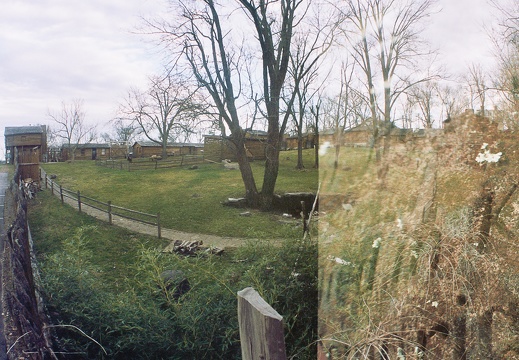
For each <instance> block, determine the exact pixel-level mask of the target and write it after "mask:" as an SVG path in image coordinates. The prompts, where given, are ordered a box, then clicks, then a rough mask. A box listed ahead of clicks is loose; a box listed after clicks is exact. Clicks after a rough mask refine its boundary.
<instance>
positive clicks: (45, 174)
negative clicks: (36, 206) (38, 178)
mask: <svg viewBox="0 0 519 360" xmlns="http://www.w3.org/2000/svg"><path fill="white" fill-rule="evenodd" d="M47 179H48V178H47V173H45V189H47V188H48V186H47Z"/></svg>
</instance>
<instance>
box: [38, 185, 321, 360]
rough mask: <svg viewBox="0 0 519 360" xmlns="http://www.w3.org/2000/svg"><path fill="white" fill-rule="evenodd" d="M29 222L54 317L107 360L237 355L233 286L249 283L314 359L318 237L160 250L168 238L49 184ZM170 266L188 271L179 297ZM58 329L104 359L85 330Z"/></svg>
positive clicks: (64, 338) (77, 347)
mask: <svg viewBox="0 0 519 360" xmlns="http://www.w3.org/2000/svg"><path fill="white" fill-rule="evenodd" d="M29 221H30V224H31V230H32V233H33V239H34V243H35V250H36V255H37V258H38V261H39V263H40V266H41V269H42V271H41V272H42V280H43V284H44V290H45V291H44V293H45V296H46V304H47V306H48V307H49V309H50V311H51V313H52V321H53V323H54V324H57V323H64V324H72V325H74V326H77V327H79V328H81V329H82V330H83V331H85V332H86V333H88V334H89V335H90V336H92V337H93V338H95V339H96V340H98V341H100V342H101V343H102V345H103V346H104V347H105V348H106V350H107V352H108V355H107V356H106V357H104V358H111V359H128V358H132V359H150V358H157V359H158V358H163V359H222V358H226V359H236V358H239V353H240V345H239V334H238V320H237V314H236V292H237V291H239V290H242V289H243V288H245V287H247V286H253V287H254V288H255V289H257V290H258V291H259V292H260V294H261V295H262V296H263V297H264V298H265V299H266V300H267V301H268V302H269V303H270V304H272V306H274V308H275V309H276V310H277V311H279V312H280V313H281V314H283V316H284V321H285V323H286V324H287V338H286V342H287V347H288V351H289V353H294V352H297V353H298V358H300V359H309V360H310V359H313V358H315V348H314V346H312V343H314V341H315V338H316V334H315V331H316V306H317V301H316V300H317V293H316V290H317V287H316V278H315V272H316V265H317V264H316V248H315V242H307V243H306V245H305V246H301V243H296V242H295V241H287V242H286V243H285V244H283V246H282V247H273V246H269V244H268V242H255V243H254V244H247V245H246V246H244V247H242V248H239V249H235V250H233V251H232V252H226V253H224V255H223V256H218V257H217V256H208V257H205V256H200V257H193V258H186V257H181V256H176V255H173V254H162V253H160V249H162V248H163V247H164V245H165V244H166V242H165V241H161V240H158V239H156V238H152V237H147V236H142V235H138V234H132V233H130V232H128V231H125V230H124V229H120V228H118V227H114V226H109V225H108V224H106V223H104V222H102V221H98V220H96V219H93V218H91V217H89V216H87V215H85V214H81V213H78V212H76V211H74V210H72V208H70V207H67V206H61V204H60V202H59V199H58V198H56V197H52V196H51V195H50V192H41V193H38V195H37V197H36V198H35V199H33V200H31V202H30V205H29ZM78 228H80V229H83V230H84V232H83V233H82V234H83V236H81V237H78V236H77V230H78ZM301 259H303V261H301ZM169 269H177V270H178V269H180V270H182V271H183V272H184V273H185V274H186V276H187V277H188V278H189V281H190V284H191V291H190V292H189V293H188V294H187V295H186V296H185V298H184V299H183V300H182V301H179V302H175V301H172V300H171V299H170V298H167V296H171V294H172V291H169V292H167V293H166V292H163V291H161V289H160V287H159V284H160V283H161V281H160V273H161V272H162V271H164V270H169ZM291 272H297V273H298V274H300V275H299V276H298V277H294V276H290V274H291ZM166 294H167V296H166ZM58 330H59V331H58V335H59V336H60V340H61V342H62V345H64V347H65V348H64V350H66V351H79V352H84V353H85V354H87V353H88V355H89V358H102V356H103V354H102V352H101V350H100V348H99V347H98V346H96V345H95V344H93V343H92V342H91V341H88V339H86V338H85V337H82V336H76V335H75V333H74V332H71V331H66V329H63V330H61V329H58ZM312 349H313V350H312ZM75 358H76V357H75ZM77 358H86V355H85V357H82V356H78V357H77Z"/></svg>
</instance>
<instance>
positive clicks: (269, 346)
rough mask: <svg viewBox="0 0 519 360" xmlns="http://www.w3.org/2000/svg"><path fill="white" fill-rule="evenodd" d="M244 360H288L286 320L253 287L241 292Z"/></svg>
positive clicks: (241, 333)
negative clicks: (284, 322)
mask: <svg viewBox="0 0 519 360" xmlns="http://www.w3.org/2000/svg"><path fill="white" fill-rule="evenodd" d="M238 322H239V324H240V342H241V356H242V358H243V360H260V359H261V360H286V358H287V356H286V350H285V337H284V334H283V317H282V316H281V315H279V314H278V312H277V311H276V310H274V309H273V308H272V307H271V306H270V305H269V304H268V303H267V302H266V301H265V300H263V298H262V297H261V296H260V295H259V294H258V292H257V291H256V290H254V289H253V288H251V287H248V288H245V289H243V290H241V291H238Z"/></svg>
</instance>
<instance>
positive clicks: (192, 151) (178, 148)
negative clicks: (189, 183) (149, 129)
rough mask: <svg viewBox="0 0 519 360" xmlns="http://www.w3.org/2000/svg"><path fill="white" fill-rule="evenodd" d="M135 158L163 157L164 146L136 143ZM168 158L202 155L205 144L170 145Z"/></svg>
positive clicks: (142, 142)
mask: <svg viewBox="0 0 519 360" xmlns="http://www.w3.org/2000/svg"><path fill="white" fill-rule="evenodd" d="M132 148H133V157H134V158H139V157H150V156H152V155H157V156H162V146H161V145H159V144H157V143H156V142H153V141H136V142H135V143H134V144H133V146H132ZM166 151H167V154H168V156H179V155H202V154H204V144H198V143H169V144H168V145H167V147H166Z"/></svg>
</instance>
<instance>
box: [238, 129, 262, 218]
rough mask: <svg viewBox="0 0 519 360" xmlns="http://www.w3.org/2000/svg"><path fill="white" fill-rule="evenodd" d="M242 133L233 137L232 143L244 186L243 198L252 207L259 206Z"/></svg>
mask: <svg viewBox="0 0 519 360" xmlns="http://www.w3.org/2000/svg"><path fill="white" fill-rule="evenodd" d="M244 140H245V139H244V137H243V135H242V136H240V137H239V138H238V139H234V140H233V143H234V145H235V146H236V159H237V161H238V165H239V167H240V173H241V177H242V180H243V184H244V186H245V198H246V199H247V205H248V206H250V207H252V208H257V207H258V206H260V202H259V194H258V189H257V187H256V181H255V180H254V174H253V172H252V168H251V166H250V162H249V158H248V157H247V149H246V148H245V141H244Z"/></svg>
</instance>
